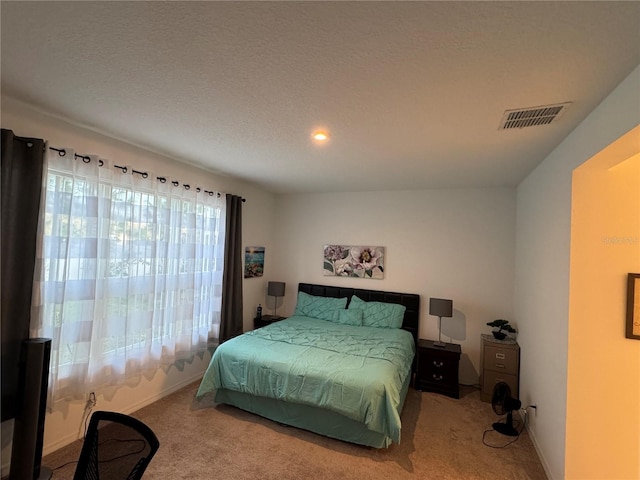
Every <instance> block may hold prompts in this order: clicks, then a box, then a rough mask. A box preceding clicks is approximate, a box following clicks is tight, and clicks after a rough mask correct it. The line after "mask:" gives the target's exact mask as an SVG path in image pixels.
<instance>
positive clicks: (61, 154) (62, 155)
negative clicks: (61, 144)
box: [58, 148, 67, 157]
mask: <svg viewBox="0 0 640 480" xmlns="http://www.w3.org/2000/svg"><path fill="white" fill-rule="evenodd" d="M66 154H67V151H66V150H65V149H64V148H63V149H62V150H58V155H60V156H61V157H64V156H65V155H66Z"/></svg>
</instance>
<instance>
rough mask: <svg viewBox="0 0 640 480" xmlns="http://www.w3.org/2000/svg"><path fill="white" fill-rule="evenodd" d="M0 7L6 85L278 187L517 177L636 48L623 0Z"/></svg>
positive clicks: (506, 182) (635, 19) (14, 92)
mask: <svg viewBox="0 0 640 480" xmlns="http://www.w3.org/2000/svg"><path fill="white" fill-rule="evenodd" d="M0 8H1V15H2V32H1V35H2V70H1V73H2V89H3V94H5V95H9V96H12V97H14V98H17V99H19V100H22V101H25V102H28V103H30V104H33V105H36V106H37V107H39V108H40V109H42V110H44V111H46V112H50V113H52V114H54V115H57V116H60V117H63V118H66V119H69V120H71V121H73V122H75V123H77V124H80V125H84V126H87V127H89V128H91V129H94V130H97V131H99V132H102V133H105V134H107V135H110V136H112V137H115V138H118V139H121V140H125V141H127V142H129V143H133V144H135V145H138V146H142V147H144V148H147V149H149V150H152V151H154V152H157V153H161V154H163V155H167V156H169V157H172V158H176V159H180V160H183V161H186V162H188V163H191V164H195V165H199V166H203V167H205V168H207V169H209V170H211V171H214V172H217V173H221V174H226V175H233V176H237V177H240V178H243V179H245V180H248V181H252V182H255V183H258V184H260V185H262V186H263V187H264V188H267V189H269V190H272V191H274V192H328V191H362V190H381V189H384V190H395V189H421V188H452V187H486V186H515V185H517V184H518V183H519V182H520V181H521V180H522V179H523V178H524V177H525V176H526V175H527V174H528V173H529V172H530V171H531V170H532V169H533V168H535V166H536V165H537V164H539V163H540V162H541V161H542V160H543V159H544V158H545V157H546V156H547V155H548V154H549V153H550V152H551V151H552V150H553V149H554V148H555V147H556V146H557V145H558V144H559V143H560V142H561V141H562V140H563V139H564V138H565V137H566V136H567V135H568V134H569V133H570V132H571V131H572V130H573V129H574V128H575V127H576V126H577V125H578V124H579V123H580V122H581V121H582V120H583V119H584V118H585V117H586V116H587V115H588V114H589V113H590V112H591V111H592V110H593V109H594V108H595V107H596V106H597V105H598V103H600V102H601V101H602V100H603V99H604V98H605V97H606V96H607V95H608V94H609V93H610V92H611V91H612V90H613V89H614V88H615V87H616V86H617V85H618V84H619V83H620V82H621V81H622V80H623V79H624V78H625V77H626V76H627V75H628V74H629V73H630V72H631V71H632V70H633V69H634V68H635V67H636V66H637V65H639V64H640V2H636V1H634V2H610V1H605V2H407V3H405V2H69V3H66V2H9V1H2V2H1V7H0ZM561 102H572V103H571V106H570V107H569V109H568V110H567V111H566V113H564V114H563V116H562V117H561V118H560V119H559V120H557V122H554V123H552V124H550V125H545V126H538V127H531V128H527V129H514V130H510V131H502V130H499V129H498V127H499V124H500V120H501V119H502V115H503V113H504V111H505V110H510V109H517V108H527V107H535V106H539V105H546V104H551V103H561ZM639 102H640V92H639ZM318 127H324V128H326V129H328V130H329V132H330V133H331V138H330V140H329V142H328V143H327V144H325V145H323V146H322V147H319V146H317V145H315V144H314V143H313V142H312V141H311V138H310V136H311V132H312V131H313V130H314V129H315V128H318ZM96 153H99V152H96Z"/></svg>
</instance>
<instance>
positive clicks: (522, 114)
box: [499, 102, 571, 130]
mask: <svg viewBox="0 0 640 480" xmlns="http://www.w3.org/2000/svg"><path fill="white" fill-rule="evenodd" d="M569 105H571V102H567V103H557V104H555V105H543V106H541V107H532V108H524V109H519V110H506V111H505V112H504V115H503V116H502V121H501V122H500V128H499V130H510V129H512V128H525V127H535V126H536V125H548V124H550V123H551V122H553V121H554V120H556V119H557V118H560V117H561V116H562V114H563V113H564V111H565V110H566V109H567V108H569Z"/></svg>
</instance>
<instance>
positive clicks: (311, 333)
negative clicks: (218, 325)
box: [196, 283, 420, 448]
mask: <svg viewBox="0 0 640 480" xmlns="http://www.w3.org/2000/svg"><path fill="white" fill-rule="evenodd" d="M419 306H420V297H419V295H417V294H410V293H396V292H383V291H377V290H363V289H352V288H344V287H333V286H325V285H315V284H309V283H300V284H299V285H298V298H297V304H296V311H295V313H294V315H293V316H291V317H289V318H287V319H285V320H282V321H279V322H275V323H272V324H270V325H268V326H266V327H263V328H259V329H257V330H253V331H250V332H246V333H244V334H242V335H240V336H238V337H235V338H233V339H231V340H228V341H227V342H225V343H223V344H222V345H220V346H219V347H218V348H217V349H216V351H215V352H214V354H213V356H212V358H211V362H210V364H209V366H208V368H207V370H206V372H205V374H204V376H203V379H202V381H201V383H200V386H199V388H198V392H197V394H196V397H197V398H198V399H202V398H203V397H205V396H209V397H211V396H212V397H213V401H214V402H215V403H216V404H221V403H222V404H228V405H233V406H235V407H238V408H241V409H243V410H246V411H249V412H252V413H255V414H258V415H260V416H263V417H266V418H269V419H271V420H274V421H276V422H279V423H283V424H286V425H292V426H295V427H299V428H303V429H306V430H309V431H312V432H315V433H318V434H321V435H325V436H328V437H332V438H337V439H340V440H344V441H347V442H351V443H356V444H360V445H367V446H371V447H375V448H386V447H388V446H389V445H391V444H392V443H394V442H395V443H398V444H399V443H400V440H401V431H402V425H401V421H400V414H401V412H402V407H403V405H404V400H405V397H406V394H407V391H408V388H409V385H410V383H411V377H412V370H413V368H412V367H413V364H414V356H415V350H416V348H415V346H416V340H417V335H418V325H419Z"/></svg>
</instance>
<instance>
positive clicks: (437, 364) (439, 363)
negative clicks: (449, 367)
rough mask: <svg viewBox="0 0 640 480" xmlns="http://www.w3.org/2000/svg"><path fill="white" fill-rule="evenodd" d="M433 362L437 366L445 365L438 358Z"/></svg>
mask: <svg viewBox="0 0 640 480" xmlns="http://www.w3.org/2000/svg"><path fill="white" fill-rule="evenodd" d="M433 364H434V365H435V366H436V367H441V366H443V365H444V362H438V361H437V360H434V361H433Z"/></svg>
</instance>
